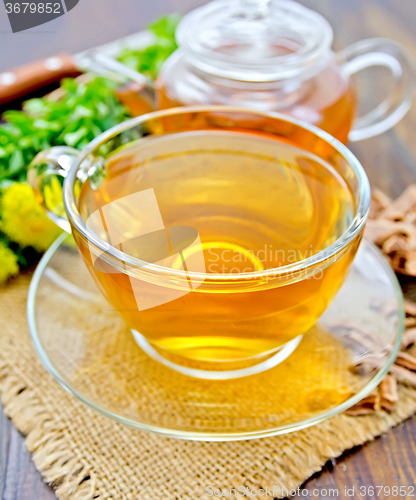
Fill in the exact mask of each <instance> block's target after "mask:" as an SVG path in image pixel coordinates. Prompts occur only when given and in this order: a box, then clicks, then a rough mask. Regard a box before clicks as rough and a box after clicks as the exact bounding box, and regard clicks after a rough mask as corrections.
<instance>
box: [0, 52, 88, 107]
mask: <svg viewBox="0 0 416 500" xmlns="http://www.w3.org/2000/svg"><path fill="white" fill-rule="evenodd" d="M80 73H81V72H80V70H79V69H78V68H77V66H76V65H75V61H74V59H73V58H72V56H70V55H66V54H60V55H56V56H53V57H48V58H47V59H44V60H42V61H36V62H34V63H30V64H26V65H24V66H19V67H17V68H12V69H10V70H8V71H4V72H3V73H0V105H3V104H7V103H8V102H11V101H14V100H15V99H18V98H19V97H22V96H24V95H26V94H29V93H30V92H33V91H34V90H37V89H39V88H42V87H46V86H47V85H50V84H52V83H55V82H59V81H60V80H61V79H62V78H64V77H69V76H72V77H74V76H78V75H79V74H80Z"/></svg>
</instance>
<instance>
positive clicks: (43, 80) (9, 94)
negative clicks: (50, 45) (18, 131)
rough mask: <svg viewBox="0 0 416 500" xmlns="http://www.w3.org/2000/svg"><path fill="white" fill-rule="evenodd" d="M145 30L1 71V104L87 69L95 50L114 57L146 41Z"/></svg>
mask: <svg viewBox="0 0 416 500" xmlns="http://www.w3.org/2000/svg"><path fill="white" fill-rule="evenodd" d="M150 40H151V36H150V35H149V33H148V32H143V31H142V32H139V33H135V34H133V35H130V36H128V37H126V38H123V39H120V40H116V41H115V42H111V43H109V44H106V45H102V46H100V47H96V48H94V49H91V50H88V51H85V52H81V53H79V54H76V55H70V54H59V55H56V56H53V57H48V58H47V59H43V60H42V61H36V62H33V63H29V64H26V65H23V66H19V67H16V68H12V69H10V70H6V71H3V72H2V73H0V106H2V105H4V104H7V103H8V102H11V101H14V100H15V99H18V98H20V97H23V96H25V95H27V94H29V93H30V92H32V91H34V90H37V89H40V88H42V87H46V86H47V85H50V84H52V83H56V82H59V81H60V80H61V79H62V78H65V77H71V76H72V77H74V76H77V75H79V74H81V72H84V71H89V70H90V67H89V64H90V63H91V58H90V57H89V54H90V53H91V52H92V51H94V52H97V53H101V54H104V55H107V56H110V57H115V56H116V54H117V53H119V51H120V50H121V48H122V47H141V46H144V45H146V44H147V43H149V41H150Z"/></svg>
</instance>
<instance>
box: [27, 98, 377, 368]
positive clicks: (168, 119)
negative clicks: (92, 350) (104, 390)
mask: <svg viewBox="0 0 416 500" xmlns="http://www.w3.org/2000/svg"><path fill="white" fill-rule="evenodd" d="M63 178H65V181H64V183H63V202H64V205H63V206H62V205H61V204H60V203H59V196H57V193H58V191H59V187H60V183H58V182H57V180H61V181H62V179H63ZM29 180H30V182H31V184H32V185H33V187H34V188H35V191H36V193H37V195H38V197H39V200H40V201H41V202H42V203H43V204H44V205H45V208H46V209H47V211H48V213H49V215H50V216H51V218H52V219H53V220H55V221H56V222H57V223H58V224H59V225H60V226H61V227H62V228H63V229H65V230H67V231H70V230H72V234H73V236H74V239H75V242H76V244H77V247H78V249H79V250H80V252H81V255H82V257H83V259H84V262H85V264H86V266H87V268H88V270H89V271H90V273H91V275H92V277H93V278H94V280H95V282H96V284H97V286H98V288H99V289H100V290H101V292H102V293H103V295H104V296H105V297H106V299H107V300H108V301H109V302H110V304H111V305H112V306H113V307H114V308H115V309H116V310H117V311H118V312H119V314H120V315H121V316H122V318H123V319H124V320H125V321H126V323H127V324H128V325H129V327H130V328H131V329H132V331H133V332H134V335H135V337H136V339H137V340H138V341H139V343H140V345H142V346H145V347H146V346H147V347H148V348H149V352H152V353H154V354H155V355H157V356H159V357H163V358H164V359H168V360H170V361H169V363H175V364H176V365H179V366H180V365H181V364H182V363H183V364H186V363H188V364H189V363H191V364H192V363H200V362H202V363H208V364H210V370H214V371H215V370H217V369H218V370H219V371H221V370H227V369H229V368H228V367H231V366H237V365H238V366H239V367H241V366H255V365H256V364H257V363H259V361H260V362H264V359H268V357H270V356H272V355H274V354H275V353H276V352H279V351H282V350H283V349H284V348H285V346H286V347H287V346H288V345H290V346H291V348H290V349H291V350H293V349H294V348H295V347H296V345H297V343H298V342H299V341H300V339H301V335H302V334H303V333H305V332H306V331H307V330H308V329H309V328H310V327H311V326H313V325H314V324H315V322H316V321H317V320H318V318H319V317H320V315H321V314H322V313H323V312H324V310H325V309H326V307H327V306H328V304H329V303H330V301H331V300H332V299H333V297H334V296H335V294H336V293H337V291H338V290H339V288H340V287H341V285H342V283H343V281H344V279H345V277H346V274H347V271H348V268H349V266H350V264H351V262H352V260H353V258H354V256H355V254H356V252H357V249H358V247H359V244H360V241H361V238H362V234H363V229H364V225H365V222H366V218H367V215H368V210H369V205H370V187H369V183H368V179H367V176H366V174H365V172H364V170H363V168H362V166H361V165H360V163H359V162H358V161H357V159H356V158H355V157H354V156H353V154H352V153H351V152H350V151H349V150H348V149H347V148H346V147H345V146H343V145H342V144H341V143H340V142H338V141H337V140H336V139H334V138H332V137H331V136H330V135H328V134H327V133H325V132H323V131H322V130H319V129H318V128H316V127H313V126H309V125H307V124H305V123H302V122H299V121H297V120H295V119H292V118H290V117H287V116H284V115H278V114H267V113H262V112H257V111H250V110H244V109H239V108H231V107H225V106H206V107H192V108H183V107H182V108H176V109H170V110H164V111H158V112H154V113H150V114H148V115H144V116H141V117H138V118H134V119H132V120H129V121H127V122H125V123H123V124H121V125H119V126H117V127H114V128H113V129H111V130H109V131H107V132H106V133H104V134H102V135H101V136H99V137H98V138H97V139H95V140H94V141H92V142H91V143H90V145H89V146H87V147H86V148H85V149H84V150H83V151H82V152H78V151H76V150H73V149H71V148H66V147H57V148H52V149H51V150H48V151H44V152H43V153H41V154H40V155H38V156H37V157H36V158H35V160H34V161H33V163H32V165H31V167H30V170H29ZM53 193H54V194H53ZM64 212H65V213H66V215H67V218H65V213H64ZM81 285H82V284H81ZM290 349H289V350H287V351H286V353H287V354H289V353H290V352H291V350H290ZM279 359H280V358H279Z"/></svg>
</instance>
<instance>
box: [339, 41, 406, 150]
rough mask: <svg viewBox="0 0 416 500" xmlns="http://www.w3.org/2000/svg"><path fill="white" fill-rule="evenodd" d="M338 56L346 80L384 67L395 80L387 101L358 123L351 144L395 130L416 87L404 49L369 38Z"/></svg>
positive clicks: (396, 44)
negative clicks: (366, 69) (371, 69)
mask: <svg viewBox="0 0 416 500" xmlns="http://www.w3.org/2000/svg"><path fill="white" fill-rule="evenodd" d="M338 55H339V56H340V57H341V64H342V70H343V72H344V74H346V75H347V76H352V75H354V74H355V73H358V71H361V70H363V69H365V68H369V67H371V66H384V67H386V68H388V69H389V70H390V71H391V73H392V76H393V80H394V85H393V88H392V90H391V92H390V93H389V95H388V96H387V97H386V99H385V100H384V101H383V102H382V103H381V104H379V105H378V106H377V107H376V108H374V109H373V110H372V111H370V112H369V113H367V114H366V115H364V116H360V117H358V118H356V119H355V121H354V123H353V126H352V129H351V131H350V134H349V136H348V138H349V140H350V141H353V142H355V141H362V140H363V139H368V138H370V137H374V136H376V135H379V134H381V133H383V132H385V131H386V130H389V129H390V128H392V127H394V125H396V124H397V123H398V122H399V121H400V120H401V119H402V118H403V117H404V115H405V114H406V113H407V112H408V111H409V109H410V106H411V103H412V97H413V87H414V73H413V67H412V63H411V62H410V59H409V56H408V55H407V53H406V51H405V49H404V48H403V47H402V45H400V44H399V43H397V42H395V41H393V40H389V39H386V38H370V39H368V40H362V41H360V42H357V43H354V44H352V45H350V46H349V47H347V48H346V49H344V50H342V51H340V52H339V53H338Z"/></svg>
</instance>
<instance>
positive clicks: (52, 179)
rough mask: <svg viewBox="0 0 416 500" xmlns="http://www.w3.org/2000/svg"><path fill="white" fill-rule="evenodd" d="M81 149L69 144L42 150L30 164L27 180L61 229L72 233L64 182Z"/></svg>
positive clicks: (39, 201)
mask: <svg viewBox="0 0 416 500" xmlns="http://www.w3.org/2000/svg"><path fill="white" fill-rule="evenodd" d="M78 155H79V151H77V150H76V149H74V148H70V147H68V146H56V147H54V148H51V149H46V150H45V151H42V152H41V153H39V154H38V155H36V156H35V158H34V159H33V160H32V162H31V163H30V165H29V168H28V175H27V180H28V182H29V184H30V185H31V186H32V188H33V191H34V193H35V196H36V199H37V201H38V203H39V204H40V205H42V206H43V207H44V208H45V210H46V213H47V215H48V217H49V218H50V219H51V220H52V221H53V222H55V224H56V225H58V226H59V227H60V228H61V229H63V230H64V231H66V232H67V233H71V226H70V224H69V222H68V219H67V217H66V214H65V208H64V202H63V190H62V187H63V183H64V180H65V177H66V176H67V174H68V172H69V170H70V169H71V167H72V165H73V163H74V160H75V159H76V158H77V156H78Z"/></svg>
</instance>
